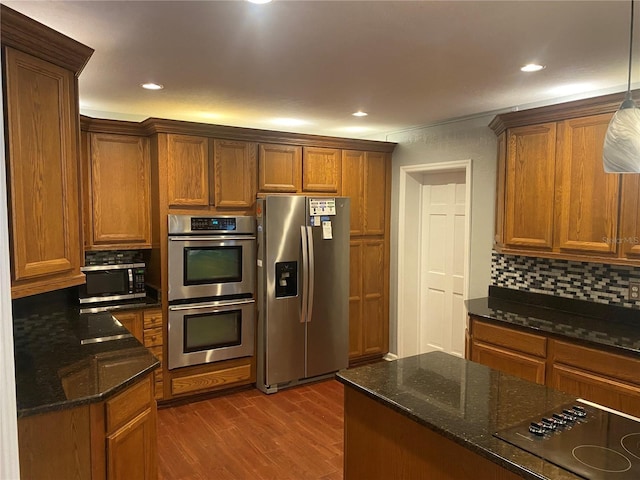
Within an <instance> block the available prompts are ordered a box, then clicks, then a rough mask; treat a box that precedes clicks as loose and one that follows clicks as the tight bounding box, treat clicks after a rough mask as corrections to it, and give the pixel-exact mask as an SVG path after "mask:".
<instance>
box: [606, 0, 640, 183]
mask: <svg viewBox="0 0 640 480" xmlns="http://www.w3.org/2000/svg"><path fill="white" fill-rule="evenodd" d="M633 1H634V0H631V28H630V34H629V37H630V38H629V78H628V82H627V96H626V99H625V101H624V102H622V105H620V108H619V109H618V111H617V112H616V113H615V115H614V116H613V118H612V119H611V122H610V123H609V127H608V128H607V134H606V137H605V140H604V148H603V150H602V162H603V166H604V171H605V172H607V173H640V108H638V106H637V105H636V104H635V102H634V101H633V99H632V98H631V59H632V55H633V7H634V5H633Z"/></svg>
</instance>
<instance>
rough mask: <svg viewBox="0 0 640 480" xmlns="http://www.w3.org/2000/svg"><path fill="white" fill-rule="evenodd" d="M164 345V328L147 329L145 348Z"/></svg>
mask: <svg viewBox="0 0 640 480" xmlns="http://www.w3.org/2000/svg"><path fill="white" fill-rule="evenodd" d="M161 345H162V327H157V328H147V329H145V331H144V346H145V347H158V346H161Z"/></svg>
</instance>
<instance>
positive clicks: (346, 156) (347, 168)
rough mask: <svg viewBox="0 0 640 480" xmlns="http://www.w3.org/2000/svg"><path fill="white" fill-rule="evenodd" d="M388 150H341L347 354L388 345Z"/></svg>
mask: <svg viewBox="0 0 640 480" xmlns="http://www.w3.org/2000/svg"><path fill="white" fill-rule="evenodd" d="M390 168H391V161H390V155H389V154H388V153H385V152H370V151H359V150H343V151H342V195H344V196H348V197H350V198H351V251H350V264H351V265H350V282H349V285H350V287H349V359H350V362H351V363H357V362H360V361H367V360H371V359H373V358H376V357H380V356H382V355H384V354H385V353H387V352H388V351H389V203H390V202H389V197H390V190H391V185H390V180H391V173H390Z"/></svg>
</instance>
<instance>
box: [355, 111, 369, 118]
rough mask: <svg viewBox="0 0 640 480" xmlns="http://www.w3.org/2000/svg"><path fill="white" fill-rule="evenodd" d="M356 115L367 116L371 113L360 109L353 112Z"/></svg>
mask: <svg viewBox="0 0 640 480" xmlns="http://www.w3.org/2000/svg"><path fill="white" fill-rule="evenodd" d="M351 115H353V116H354V117H366V116H367V115H369V114H368V113H367V112H363V111H362V110H358V111H357V112H354V113H352V114H351Z"/></svg>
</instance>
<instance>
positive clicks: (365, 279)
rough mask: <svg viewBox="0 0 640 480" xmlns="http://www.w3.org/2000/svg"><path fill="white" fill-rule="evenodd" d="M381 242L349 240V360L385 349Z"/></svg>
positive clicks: (382, 351)
mask: <svg viewBox="0 0 640 480" xmlns="http://www.w3.org/2000/svg"><path fill="white" fill-rule="evenodd" d="M384 249H385V242H384V240H381V239H370V238H365V239H359V240H354V239H352V240H351V244H350V286H349V360H350V362H351V363H357V362H358V361H360V360H368V359H371V358H375V357H382V355H384V354H385V353H387V352H388V351H389V340H388V339H389V331H388V324H389V322H388V314H387V311H388V308H387V287H386V285H385V278H386V277H385V268H384V265H385V261H384V258H385V257H384V254H385V250H384Z"/></svg>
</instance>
